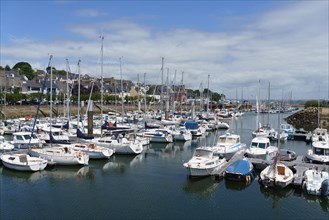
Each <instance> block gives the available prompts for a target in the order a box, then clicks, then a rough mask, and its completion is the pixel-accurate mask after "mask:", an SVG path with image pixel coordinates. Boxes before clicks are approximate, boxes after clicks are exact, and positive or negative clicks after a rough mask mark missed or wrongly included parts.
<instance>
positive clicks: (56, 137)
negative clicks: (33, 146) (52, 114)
mask: <svg viewBox="0 0 329 220" xmlns="http://www.w3.org/2000/svg"><path fill="white" fill-rule="evenodd" d="M41 131H42V133H41V134H38V136H39V138H40V139H41V140H44V141H45V142H46V143H58V144H70V138H69V135H67V134H64V132H63V130H62V129H60V128H51V127H49V126H47V127H43V128H41Z"/></svg>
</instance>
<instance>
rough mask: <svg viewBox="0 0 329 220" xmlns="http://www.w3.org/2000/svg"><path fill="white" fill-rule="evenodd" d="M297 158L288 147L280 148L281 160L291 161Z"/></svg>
mask: <svg viewBox="0 0 329 220" xmlns="http://www.w3.org/2000/svg"><path fill="white" fill-rule="evenodd" d="M296 159H297V154H296V152H295V151H292V150H289V149H280V160H281V161H293V160H296Z"/></svg>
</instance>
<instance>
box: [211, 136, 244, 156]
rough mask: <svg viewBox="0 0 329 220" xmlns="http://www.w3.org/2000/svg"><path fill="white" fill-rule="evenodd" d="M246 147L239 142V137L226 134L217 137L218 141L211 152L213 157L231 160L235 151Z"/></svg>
mask: <svg viewBox="0 0 329 220" xmlns="http://www.w3.org/2000/svg"><path fill="white" fill-rule="evenodd" d="M246 147H247V145H246V144H244V143H241V142H240V135H238V134H231V133H226V134H223V135H220V136H219V140H218V142H217V143H216V145H214V146H213V147H212V148H213V151H214V154H215V155H219V156H220V157H221V158H223V157H225V158H226V159H229V158H231V157H232V156H233V155H234V154H235V153H236V152H237V151H239V150H241V149H244V148H246Z"/></svg>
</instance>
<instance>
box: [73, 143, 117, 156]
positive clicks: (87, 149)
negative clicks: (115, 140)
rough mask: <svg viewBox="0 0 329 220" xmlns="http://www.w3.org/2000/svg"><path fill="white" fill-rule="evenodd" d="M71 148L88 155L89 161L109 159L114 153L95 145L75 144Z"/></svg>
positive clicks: (111, 150)
mask: <svg viewBox="0 0 329 220" xmlns="http://www.w3.org/2000/svg"><path fill="white" fill-rule="evenodd" d="M70 146H71V147H72V149H73V150H75V151H82V152H84V153H86V154H87V155H88V156H89V159H109V158H110V157H111V156H112V155H113V153H114V150H113V149H110V148H107V147H102V146H98V145H96V144H94V143H90V144H88V143H74V144H71V145H70Z"/></svg>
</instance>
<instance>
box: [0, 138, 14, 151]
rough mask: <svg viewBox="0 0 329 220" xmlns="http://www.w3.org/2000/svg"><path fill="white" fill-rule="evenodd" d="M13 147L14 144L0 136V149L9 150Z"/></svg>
mask: <svg viewBox="0 0 329 220" xmlns="http://www.w3.org/2000/svg"><path fill="white" fill-rule="evenodd" d="M13 149H14V145H13V144H11V143H10V142H9V141H6V140H5V137H4V136H0V150H1V151H11V150H13Z"/></svg>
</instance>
